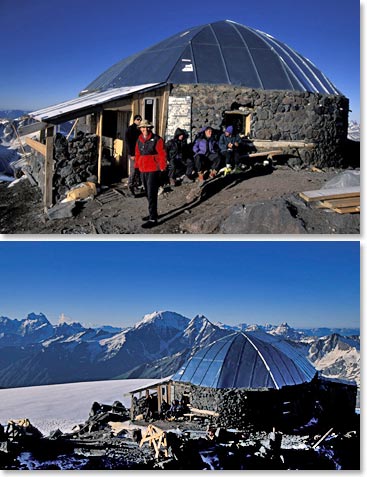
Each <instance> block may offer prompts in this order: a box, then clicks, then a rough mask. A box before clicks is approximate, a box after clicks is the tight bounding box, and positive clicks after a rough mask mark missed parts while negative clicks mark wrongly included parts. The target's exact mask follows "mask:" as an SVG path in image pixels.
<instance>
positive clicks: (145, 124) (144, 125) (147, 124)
mask: <svg viewBox="0 0 367 477" xmlns="http://www.w3.org/2000/svg"><path fill="white" fill-rule="evenodd" d="M138 128H154V125H153V124H152V123H151V122H150V121H147V120H146V119H143V120H142V122H141V123H140V124H139V126H138Z"/></svg>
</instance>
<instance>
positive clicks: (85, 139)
mask: <svg viewBox="0 0 367 477" xmlns="http://www.w3.org/2000/svg"><path fill="white" fill-rule="evenodd" d="M30 165H31V172H32V176H33V177H34V178H35V180H36V182H37V183H38V186H39V187H40V189H41V191H42V192H43V189H44V157H43V156H42V155H41V154H39V153H34V154H32V157H31V159H30ZM97 169H98V136H96V135H94V134H83V133H82V132H79V133H78V135H77V137H76V138H74V139H71V140H69V141H68V140H67V139H66V138H65V136H63V135H62V134H59V133H58V134H56V136H55V140H54V176H53V184H52V186H53V199H54V202H59V201H60V200H62V199H63V198H65V196H66V193H67V192H68V191H69V190H70V189H71V188H72V187H73V186H75V185H77V184H80V183H81V182H86V181H89V182H94V183H97Z"/></svg>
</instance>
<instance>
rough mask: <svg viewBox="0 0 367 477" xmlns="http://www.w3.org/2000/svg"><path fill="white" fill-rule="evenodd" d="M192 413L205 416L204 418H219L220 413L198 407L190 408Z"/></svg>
mask: <svg viewBox="0 0 367 477" xmlns="http://www.w3.org/2000/svg"><path fill="white" fill-rule="evenodd" d="M189 410H190V413H194V414H196V415H204V416H214V417H219V413H218V412H215V411H210V410H208V409H198V408H196V407H191V406H189Z"/></svg>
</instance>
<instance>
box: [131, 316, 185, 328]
mask: <svg viewBox="0 0 367 477" xmlns="http://www.w3.org/2000/svg"><path fill="white" fill-rule="evenodd" d="M189 321H190V320H189V319H188V318H186V317H185V316H182V315H180V314H178V313H175V312H174V311H154V312H153V313H150V314H148V315H145V316H144V317H143V319H142V320H141V321H139V322H138V323H136V325H135V326H134V328H141V327H142V326H147V325H154V326H158V327H159V328H175V329H177V330H184V329H185V328H186V326H187V325H188V323H189Z"/></svg>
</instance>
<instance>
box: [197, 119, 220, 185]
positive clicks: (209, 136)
mask: <svg viewBox="0 0 367 477" xmlns="http://www.w3.org/2000/svg"><path fill="white" fill-rule="evenodd" d="M193 151H194V161H195V168H196V170H197V172H198V178H199V182H202V181H203V180H204V177H205V175H206V173H207V172H208V170H210V173H209V177H215V176H216V174H217V172H218V171H219V169H220V167H221V156H220V154H219V146H218V143H217V141H216V140H215V139H214V138H213V128H211V127H210V126H207V127H206V128H205V129H204V131H203V135H202V136H199V137H198V138H197V139H196V140H195V142H194V145H193Z"/></svg>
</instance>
